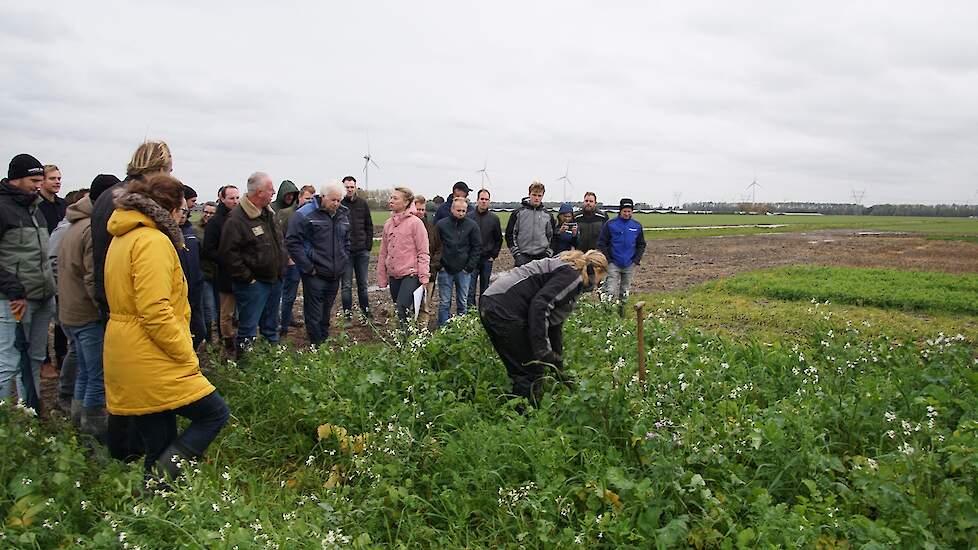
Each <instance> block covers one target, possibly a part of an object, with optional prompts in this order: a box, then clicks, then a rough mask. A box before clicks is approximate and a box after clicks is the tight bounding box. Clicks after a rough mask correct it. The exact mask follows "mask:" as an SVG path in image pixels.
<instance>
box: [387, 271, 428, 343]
mask: <svg viewBox="0 0 978 550" xmlns="http://www.w3.org/2000/svg"><path fill="white" fill-rule="evenodd" d="M388 284H390V287H391V300H393V301H394V310H395V311H397V320H398V321H400V323H401V330H407V328H408V326H409V323H408V317H409V316H410V318H411V319H414V291H415V290H418V287H420V286H421V280H420V279H418V278H417V277H416V276H414V275H409V276H407V277H401V278H400V279H397V278H394V277H391V278H390V279H388Z"/></svg>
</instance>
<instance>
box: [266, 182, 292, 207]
mask: <svg viewBox="0 0 978 550" xmlns="http://www.w3.org/2000/svg"><path fill="white" fill-rule="evenodd" d="M290 193H291V194H292V202H291V203H290V204H285V197H286V196H287V195H288V194H290ZM298 200H299V188H298V187H296V186H295V184H294V183H292V182H291V181H289V180H285V181H283V182H282V185H279V186H278V195H275V200H274V201H272V204H270V205H269V206H271V207H272V210H274V211H276V212H278V211H279V210H282V209H283V208H288V207H290V206H294V205H295V203H296V202H298Z"/></svg>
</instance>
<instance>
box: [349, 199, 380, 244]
mask: <svg viewBox="0 0 978 550" xmlns="http://www.w3.org/2000/svg"><path fill="white" fill-rule="evenodd" d="M342 204H343V206H345V207H347V208H348V209H349V213H348V217H349V220H350V252H360V251H363V250H373V248H374V220H373V218H372V217H371V216H370V207H369V206H368V205H367V201H366V200H365V199H362V198H360V197H355V198H354V199H353V200H352V201H351V200H350V199H349V198H348V197H343V202H342Z"/></svg>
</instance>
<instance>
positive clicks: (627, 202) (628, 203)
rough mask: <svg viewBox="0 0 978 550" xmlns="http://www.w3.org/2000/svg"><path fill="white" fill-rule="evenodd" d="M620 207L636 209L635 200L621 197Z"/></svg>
mask: <svg viewBox="0 0 978 550" xmlns="http://www.w3.org/2000/svg"><path fill="white" fill-rule="evenodd" d="M618 208H619V209H621V208H631V209H632V210H634V209H635V201H633V200H632V199H621V202H619V203H618Z"/></svg>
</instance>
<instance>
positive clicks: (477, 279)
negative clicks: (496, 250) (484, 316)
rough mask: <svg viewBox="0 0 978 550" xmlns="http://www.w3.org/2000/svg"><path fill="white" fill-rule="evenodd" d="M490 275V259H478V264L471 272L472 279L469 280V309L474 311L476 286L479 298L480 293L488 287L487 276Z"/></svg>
mask: <svg viewBox="0 0 978 550" xmlns="http://www.w3.org/2000/svg"><path fill="white" fill-rule="evenodd" d="M491 276H492V260H489V259H486V260H480V261H479V265H478V266H477V267H476V268H475V271H473V272H472V279H471V280H469V301H468V305H469V311H475V307H476V305H475V295H476V290H477V288H476V287H477V286H478V294H479V296H480V298H479V299H480V300H481V299H482V298H481V296H482V293H483V292H485V291H486V289H487V288H489V278H490V277H491Z"/></svg>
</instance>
